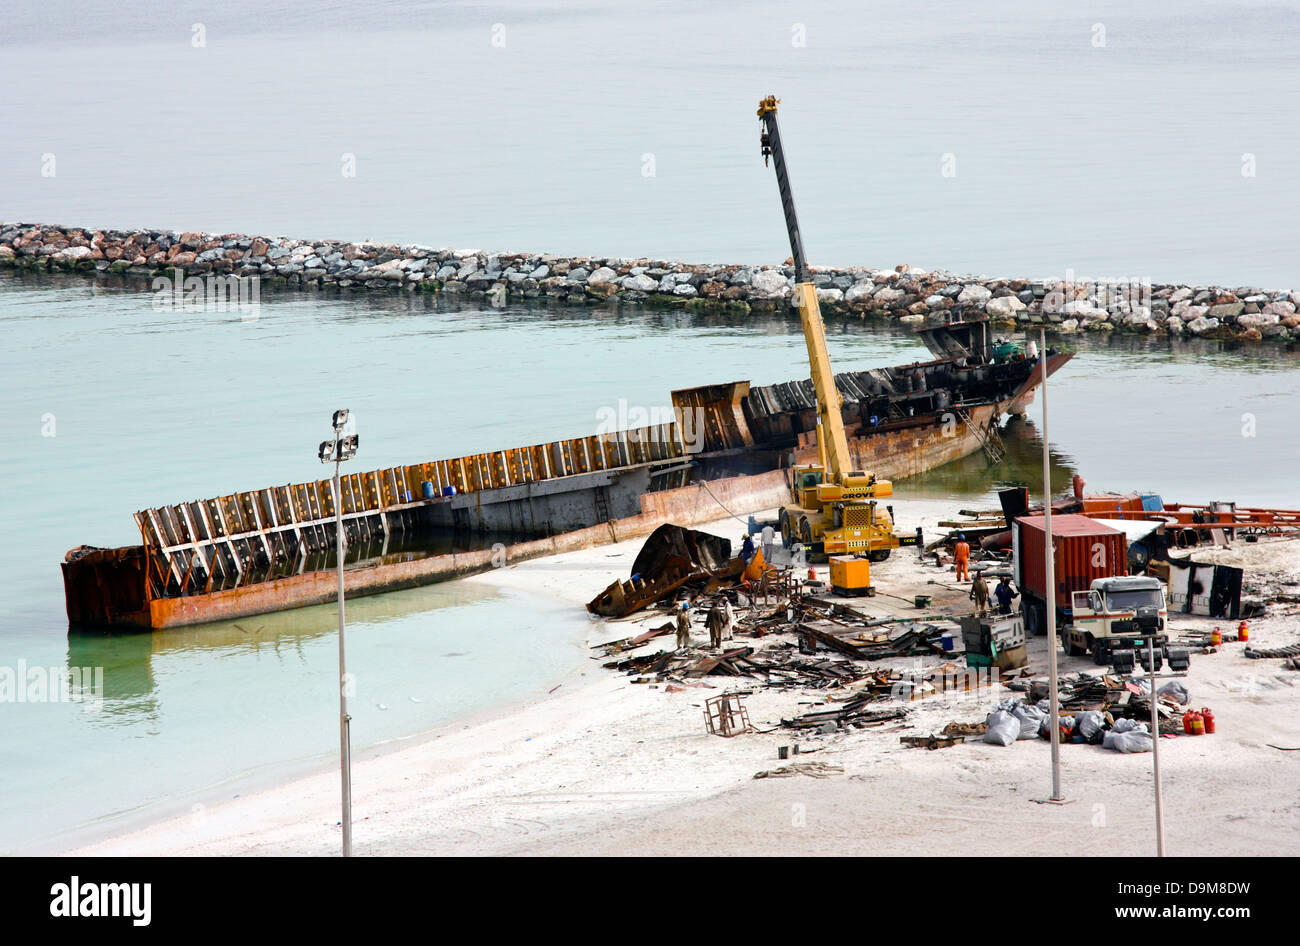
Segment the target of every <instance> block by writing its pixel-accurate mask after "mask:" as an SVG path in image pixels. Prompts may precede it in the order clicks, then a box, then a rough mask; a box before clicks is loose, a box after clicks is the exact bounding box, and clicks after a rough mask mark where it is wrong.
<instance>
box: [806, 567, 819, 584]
mask: <svg viewBox="0 0 1300 946" xmlns="http://www.w3.org/2000/svg"><path fill="white" fill-rule="evenodd" d="M808 580H809V581H816V580H817V569H815V568H813V567H812V566H811V565H809V566H808Z"/></svg>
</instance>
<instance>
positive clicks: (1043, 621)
mask: <svg viewBox="0 0 1300 946" xmlns="http://www.w3.org/2000/svg"><path fill="white" fill-rule="evenodd" d="M1025 623H1026V624H1028V625H1029V629H1030V631H1031V632H1032V633H1033V635H1034V636H1035V637H1043V636H1045V635H1046V634H1047V606H1046V605H1040V604H1039V603H1038V602H1037V601H1029V602H1026V603H1025Z"/></svg>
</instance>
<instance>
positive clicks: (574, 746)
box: [74, 498, 1300, 855]
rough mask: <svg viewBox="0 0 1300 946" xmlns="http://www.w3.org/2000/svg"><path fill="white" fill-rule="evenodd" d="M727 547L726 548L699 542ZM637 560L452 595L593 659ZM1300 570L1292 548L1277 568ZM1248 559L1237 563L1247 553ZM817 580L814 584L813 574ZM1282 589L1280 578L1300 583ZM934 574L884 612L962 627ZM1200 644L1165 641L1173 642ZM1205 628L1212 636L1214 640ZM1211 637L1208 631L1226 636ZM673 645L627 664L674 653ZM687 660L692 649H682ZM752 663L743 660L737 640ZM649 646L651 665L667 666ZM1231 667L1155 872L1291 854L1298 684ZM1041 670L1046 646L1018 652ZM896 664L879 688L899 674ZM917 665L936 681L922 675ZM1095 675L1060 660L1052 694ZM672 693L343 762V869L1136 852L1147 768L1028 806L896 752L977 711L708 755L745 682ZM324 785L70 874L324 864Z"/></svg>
mask: <svg viewBox="0 0 1300 946" xmlns="http://www.w3.org/2000/svg"><path fill="white" fill-rule="evenodd" d="M957 505H958V504H957V503H955V502H947V501H934V500H916V501H906V500H904V499H902V498H900V499H899V500H898V501H897V502H896V511H897V514H898V516H899V519H900V522H899V525H900V527H902V528H913V527H915V526H916V525H918V524H919V525H923V526H924V527H925V528H926V530H927V534H932V533H933V531H934V525H935V522H936V520H937V519H939V518H943V517H946V516H948V515H950V514H952V513H953V512H954V510H955V508H956V506H957ZM708 528H709V529H710V530H711V531H715V532H718V533H719V534H723V535H727V536H729V537H731V538H732V539H733V540H734V539H735V538H736V537H737V536H738V535H739V534H740V531H741V526H740V524H739V523H737V522H735V521H734V520H723V521H721V522H719V523H715V524H714V525H713V526H711V527H708ZM641 543H642V540H641V539H637V540H634V541H631V542H627V543H622V544H620V545H616V546H606V547H603V548H597V549H590V550H584V551H581V552H574V553H569V554H565V555H560V556H555V557H553V558H549V559H541V560H536V561H531V562H524V563H520V564H518V565H511V566H507V567H506V568H503V569H500V570H497V571H495V572H492V573H490V574H485V575H480V576H476V577H475V578H472V579H468V580H470V581H482V582H487V583H491V584H496V585H502V586H512V587H517V588H521V589H525V590H528V591H530V592H534V593H538V592H540V593H544V594H550V595H553V596H555V597H557V598H560V599H562V600H565V601H568V602H570V603H572V604H573V605H574V620H575V621H576V622H582V623H583V624H584V625H585V626H586V627H587V628H588V633H589V636H590V640H591V642H593V643H594V642H598V641H606V640H614V639H618V638H622V637H627V636H630V635H632V634H635V633H638V632H639V631H640V630H642V629H645V628H647V627H651V626H656V625H658V624H661V623H662V622H663V617H662V616H661V615H658V614H656V615H655V616H654V617H653V618H644V617H643V618H641V619H639V620H635V621H634V620H625V621H614V622H606V621H597V620H595V619H592V618H590V617H589V616H588V615H587V614H586V612H585V610H584V609H583V604H584V603H585V602H586V601H587V600H589V599H590V598H592V597H593V596H594V595H595V594H596V592H597V591H599V590H601V589H602V588H603V587H604V586H605V585H606V584H608V583H609V582H610V581H612V580H614V579H615V578H620V577H626V575H627V572H628V569H629V567H630V565H631V561H632V559H633V557H635V555H636V552H637V551H638V550H639V549H640V547H641ZM1290 545H1291V547H1292V548H1297V549H1300V543H1292V544H1290ZM1252 554H1257V553H1254V552H1253V550H1252ZM821 571H822V572H823V573H824V567H823V568H822V569H821ZM1298 577H1300V576H1298ZM951 578H952V572H951V570H947V571H940V570H939V569H936V568H935V567H933V566H921V565H919V564H917V562H916V556H915V553H913V552H911V551H908V550H903V551H900V552H897V553H895V555H894V556H893V557H892V558H891V559H890V560H889V561H888V562H886V563H884V564H882V565H877V566H874V567H873V581H874V582H875V583H876V584H877V585H878V586H879V587H881V588H882V589H883V590H885V591H889V590H905V591H906V594H904V595H903V597H910V595H911V594H912V593H913V592H914V591H924V592H925V593H931V594H934V595H935V605H936V608H935V609H931V611H934V610H936V609H942V608H944V607H948V608H950V609H951V610H952V611H954V612H956V611H960V610H962V609H964V608H965V604H966V600H965V591H964V589H957V588H956V586H950V587H949V588H948V589H945V588H944V586H943V585H929V586H924V587H918V585H917V583H918V582H921V583H924V582H925V581H927V580H929V579H937V580H939V581H940V582H945V583H951ZM857 606H859V607H861V608H862V609H863V610H866V611H868V612H870V613H873V614H880V615H884V614H886V613H893V614H900V615H909V614H910V615H916V614H917V613H918V612H917V611H915V610H913V609H911V608H910V604H909V603H908V602H905V601H902V600H898V599H892V598H889V597H886V596H878V597H876V598H874V599H860V600H859V601H858V604H857ZM1214 623H1216V622H1213V621H1206V620H1204V619H1193V618H1178V619H1175V623H1174V628H1173V629H1174V631H1175V633H1177V632H1178V631H1179V630H1180V629H1181V628H1184V627H1186V628H1191V627H1201V626H1207V625H1212V624H1214ZM1219 623H1223V622H1219ZM1225 630H1228V628H1227V627H1225ZM1298 639H1300V620H1298V619H1297V618H1295V617H1291V616H1286V615H1283V616H1279V617H1274V618H1268V619H1264V620H1261V621H1258V622H1252V641H1253V643H1255V644H1256V645H1257V646H1269V645H1274V646H1281V645H1283V644H1290V643H1294V642H1296V641H1297V640H1298ZM671 640H672V639H671V637H669V638H665V639H660V640H656V641H653V642H651V644H650V645H648V647H647V648H646V651H645V652H653V651H655V650H658V649H660V648H661V647H663V646H669V647H671V646H672V645H671ZM696 640H697V642H699V643H704V642H705V634H704V632H703V629H702V628H698V629H697V634H696ZM737 641H738V642H739V643H741V644H749V643H751V640H750V639H748V638H745V637H739V638H737ZM665 642H667V643H665ZM1242 649H1243V648H1242V645H1240V644H1229V645H1226V646H1225V647H1224V649H1223V650H1222V652H1220V653H1218V654H1214V655H1194V656H1193V658H1192V669H1191V673H1190V675H1189V677H1188V678H1187V680H1186V681H1185V682H1186V683H1187V684H1188V686H1189V687H1190V689H1191V692H1192V697H1193V702H1194V704H1195V705H1196V706H1198V707H1199V706H1201V705H1209V706H1211V707H1212V708H1213V709H1214V711H1215V715H1216V717H1217V720H1218V730H1219V731H1218V733H1217V734H1216V735H1213V736H1207V737H1202V738H1189V737H1179V738H1177V739H1165V740H1162V742H1161V746H1160V748H1161V769H1162V774H1163V784H1164V798H1165V820H1166V837H1167V849H1168V851H1169V853H1171V854H1180V855H1196V854H1221V855H1249V854H1297V853H1300V797H1298V796H1300V791H1298V788H1297V787H1298V786H1300V752H1284V751H1279V750H1277V749H1273V748H1269V747H1268V746H1267V745H1266V744H1268V743H1273V744H1275V745H1279V746H1300V673H1296V672H1294V671H1286V670H1283V669H1281V662H1280V661H1278V660H1247V659H1245V658H1244V657H1243V656H1242V655H1241V654H1242ZM1030 661H1031V664H1032V665H1033V666H1034V667H1035V668H1038V669H1040V670H1044V669H1045V667H1046V662H1047V655H1046V643H1045V639H1042V638H1034V639H1031V642H1030ZM922 662H923V661H920V660H918V659H895V660H891V661H885V662H883V664H884V665H886V666H916V665H919V664H921V663H922ZM924 662H925V663H928V664H933V663H934V661H924ZM1082 669H1093V667H1092V663H1091V661H1090V660H1089V659H1088V658H1066V657H1063V656H1062V657H1061V670H1062V672H1071V671H1074V670H1082ZM702 682H704V683H705V684H706V685H705V686H704V687H701V688H690V689H686V690H684V691H682V692H676V693H669V692H666V691H665V689H664V688H663V687H662V686H654V687H652V686H650V685H646V684H636V683H633V682H632V680H631V679H630V678H629V677H626V676H624V675H622V674H619V673H616V672H613V671H610V670H605V669H603V668H602V667H601V666H600V661H598V660H592V661H591V662H590V667H589V668H588V669H586V670H584V671H582V672H580V673H578V674H576V675H575V676H573V677H572V678H571V679H569V680H567V681H566V682H565V683H564V684H563V685H562V686H560V687H559V688H558V689H557V690H555V691H554V692H553V693H552V694H551V695H549V696H545V697H543V698H541V699H538V700H536V701H533V702H530V703H528V704H527V705H525V706H522V707H516V708H513V709H510V710H507V711H503V712H499V713H497V714H494V715H491V716H488V717H485V718H480V719H477V720H474V721H471V722H462V723H458V724H453V725H450V726H446V727H444V728H442V729H439V730H436V731H434V732H432V733H429V734H427V735H426V736H424V737H422V738H420V739H417V740H412V741H409V742H407V743H405V744H403V745H402V746H400V747H398V748H395V749H393V750H392V751H389V752H386V753H384V754H381V755H378V756H376V757H373V758H366V759H364V760H358V761H356V762H355V764H354V775H353V797H354V803H353V817H354V823H355V826H354V846H355V851H356V853H357V854H368V855H385V854H716V853H727V854H873V853H881V854H935V855H955V854H1020V853H1025V854H1055V855H1060V854H1112V855H1113V854H1123V853H1130V852H1131V853H1135V854H1140V855H1146V854H1150V853H1153V850H1154V827H1153V810H1152V800H1151V756H1150V754H1142V755H1123V754H1120V753H1116V752H1110V751H1107V750H1103V749H1101V748H1100V747H1095V746H1063V747H1062V749H1061V757H1062V770H1063V785H1064V790H1065V795H1066V797H1067V798H1068V799H1069V801H1070V804H1067V805H1064V806H1052V805H1043V804H1036V803H1035V800H1041V799H1043V798H1045V797H1046V796H1047V795H1048V793H1049V789H1050V779H1049V768H1048V763H1049V746H1048V744H1047V743H1046V742H1043V741H1039V740H1026V741H1022V742H1018V743H1016V744H1014V745H1012V746H1010V747H1006V748H1003V747H999V746H992V745H987V744H984V743H979V742H973V743H967V744H965V745H959V746H955V747H953V748H949V749H943V750H937V751H926V750H923V749H908V748H903V747H902V746H901V745H900V744H899V741H898V737H899V735H900V734H926V733H929V732H931V731H935V730H937V729H939V728H942V726H943V725H944V724H945V723H947V722H948V721H950V720H954V719H957V720H964V721H976V720H982V719H983V718H984V717H985V715H986V713H987V710H988V704H989V702H990V700H991V699H994V698H997V697H1004V696H1006V695H1008V694H1007V693H1006V691H1003V692H1002V693H1000V694H996V696H994V695H990V694H981V695H970V696H964V697H961V698H952V699H937V698H932V699H929V700H925V701H920V702H917V703H915V704H912V710H911V712H910V714H909V716H908V718H907V719H906V720H905V721H903V724H901V725H886V726H885V727H883V728H879V729H866V730H852V731H849V732H847V733H833V734H830V735H826V736H808V735H807V734H803V733H800V734H797V735H796V734H794V733H792V732H790V731H788V730H777V731H775V732H771V733H753V734H748V735H743V736H739V737H737V738H734V739H722V738H719V737H717V736H710V735H707V734H706V733H705V729H704V720H703V715H702V709H701V707H702V704H703V701H704V699H706V698H707V697H708V696H711V695H716V694H717V693H720V692H724V690H726V689H743V688H748V687H749V686H752V685H753V681H751V680H749V679H748V678H739V679H736V678H720V677H707V678H704V679H703V681H702ZM817 698H818V697H816V696H808V695H800V694H799V693H797V692H795V691H789V692H775V691H764V690H763V689H762V688H757V692H755V693H754V694H753V695H752V696H749V697H747V698H746V703H747V706H748V707H749V712H750V716H751V719H752V720H753V722H754V723H755V725H756V726H757V727H758V728H759V729H771V728H773V727H774V726H775V725H776V724H777V723H778V722H779V720H780V718H781V717H783V716H784V717H790V716H793V715H796V714H798V713H801V712H807V711H809V710H810V709H811V708H812V707H811V706H809V705H806V704H805V705H801V701H811V700H815V699H817ZM794 742H798V743H799V744H800V746H801V748H802V749H803V750H804V751H805V752H808V751H809V750H820V751H814V752H812V753H811V754H807V755H805V754H804V753H801V754H800V755H798V756H792V757H791V760H790V761H791V762H804V761H807V762H813V761H820V762H826V763H830V764H833V765H837V766H842V767H843V769H844V772H843V774H837V775H833V776H830V777H828V778H823V779H815V778H810V777H807V776H803V775H799V776H795V777H791V778H769V779H762V780H754V779H753V775H754V774H755V773H756V772H758V771H760V770H770V769H774V768H777V767H778V766H781V765H784V764H786V763H783V762H780V761H778V759H777V747H778V746H783V745H790V744H792V743H794ZM338 808H339V781H338V774H337V772H336V771H329V772H323V773H320V774H317V775H312V776H309V777H306V778H300V779H295V780H294V781H292V782H290V783H288V784H285V785H282V786H279V787H276V788H273V789H270V790H268V791H263V792H260V793H257V794H252V795H248V796H244V797H240V798H237V799H233V800H231V801H228V802H224V803H222V804H218V805H214V806H212V807H209V808H206V809H204V810H203V811H202V813H201V814H200V815H194V816H188V817H183V818H178V819H174V820H171V821H167V822H163V823H160V824H156V825H153V826H150V827H148V828H145V829H143V830H138V831H134V832H131V833H128V834H124V835H121V836H119V837H115V838H113V839H111V840H108V841H104V842H102V843H97V844H95V845H93V846H90V847H86V848H82V849H80V850H78V851H76V852H74V853H77V854H90V855H101V854H130V855H154V854H198V855H237V854H330V855H332V854H337V853H338V849H339V843H340V829H339V828H338V826H337V821H338Z"/></svg>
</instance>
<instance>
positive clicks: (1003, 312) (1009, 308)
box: [984, 296, 1026, 319]
mask: <svg viewBox="0 0 1300 946" xmlns="http://www.w3.org/2000/svg"><path fill="white" fill-rule="evenodd" d="M1025 308H1026V307H1025V304H1024V303H1023V302H1021V301H1020V300H1019V299H1018V298H1016V297H1015V296H999V297H998V298H996V299H990V300H989V301H988V304H987V305H985V306H984V311H986V312H987V313H988V314H989V315H991V316H993V317H994V318H999V319H1009V318H1015V315H1016V313H1017V312H1022V311H1024V309H1025Z"/></svg>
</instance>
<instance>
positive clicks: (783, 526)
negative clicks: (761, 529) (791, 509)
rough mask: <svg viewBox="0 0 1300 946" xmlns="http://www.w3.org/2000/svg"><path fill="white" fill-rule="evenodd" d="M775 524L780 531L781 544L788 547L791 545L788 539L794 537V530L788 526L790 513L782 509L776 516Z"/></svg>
mask: <svg viewBox="0 0 1300 946" xmlns="http://www.w3.org/2000/svg"><path fill="white" fill-rule="evenodd" d="M777 525H778V527H779V529H780V531H781V544H782V545H784V546H785V547H786V548H789V547H790V545H791V541H790V540H791V539H793V538H794V530H793V529H791V528H790V514H789V513H788V512H786V511H785V510H784V509H782V510H781V514H780V515H779V516H777Z"/></svg>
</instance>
